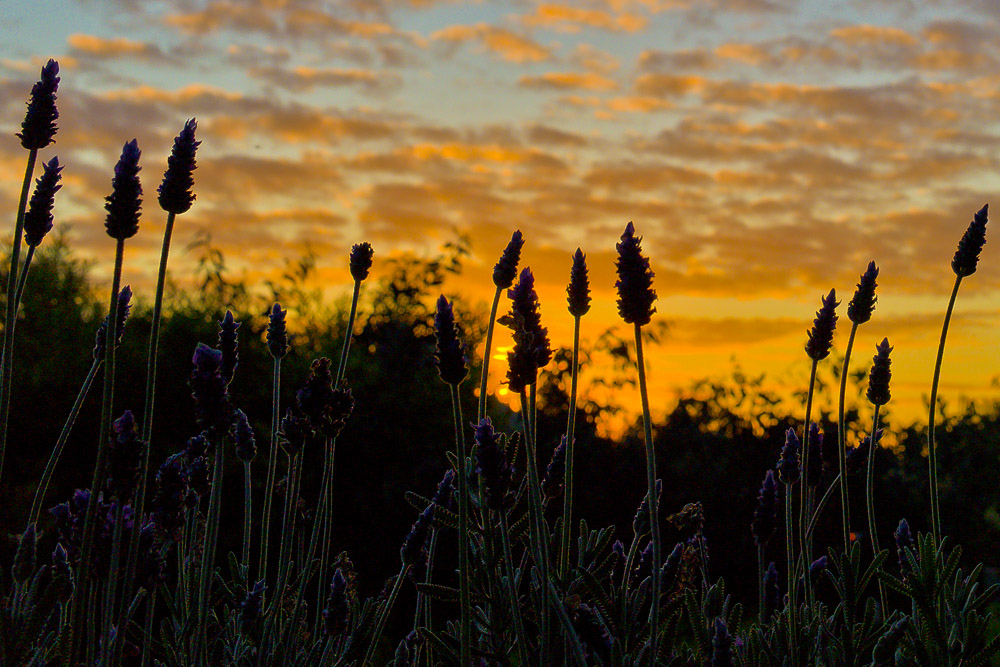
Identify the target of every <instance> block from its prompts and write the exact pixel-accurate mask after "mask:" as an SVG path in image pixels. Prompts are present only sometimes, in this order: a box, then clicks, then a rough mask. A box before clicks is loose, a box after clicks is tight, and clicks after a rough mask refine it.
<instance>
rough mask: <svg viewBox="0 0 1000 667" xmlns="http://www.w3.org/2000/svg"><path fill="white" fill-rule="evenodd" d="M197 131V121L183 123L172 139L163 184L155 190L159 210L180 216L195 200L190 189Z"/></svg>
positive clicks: (192, 182)
mask: <svg viewBox="0 0 1000 667" xmlns="http://www.w3.org/2000/svg"><path fill="white" fill-rule="evenodd" d="M197 129H198V121H196V120H195V119H194V118H192V119H190V120H188V122H186V123H184V128H183V129H182V130H181V133H180V134H178V135H177V137H176V138H175V139H174V147H173V148H172V149H171V151H170V157H168V158H167V170H166V172H164V174H163V182H162V183H160V186H159V187H158V188H157V189H156V192H157V193H158V194H159V198H158V200H159V202H160V208H162V209H163V210H164V211H166V212H167V213H173V214H174V215H180V214H181V213H185V212H187V210H188V209H190V208H191V204H192V203H193V202H194V200H195V196H194V193H193V192H191V188H193V187H194V170H195V169H196V168H197V166H198V165H197V164H195V160H194V156H195V153H196V152H197V151H198V146H200V145H201V142H200V141H195V139H194V133H195V130H197Z"/></svg>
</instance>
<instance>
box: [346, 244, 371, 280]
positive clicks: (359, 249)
mask: <svg viewBox="0 0 1000 667" xmlns="http://www.w3.org/2000/svg"><path fill="white" fill-rule="evenodd" d="M374 257H375V250H374V249H373V248H372V245H371V244H370V243H368V242H367V241H366V242H364V243H355V244H354V246H353V247H352V248H351V276H352V277H353V278H354V280H355V281H356V282H359V283H360V282H361V281H362V280H364V279H365V278H367V277H368V272H369V271H370V270H371V268H372V259H373V258H374Z"/></svg>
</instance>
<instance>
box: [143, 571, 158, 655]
mask: <svg viewBox="0 0 1000 667" xmlns="http://www.w3.org/2000/svg"><path fill="white" fill-rule="evenodd" d="M155 611H156V587H154V588H153V590H152V591H150V593H149V598H148V599H147V600H146V624H145V625H144V626H143V633H142V667H149V648H150V646H149V644H150V641H149V640H150V639H152V637H153V613H154V612H155Z"/></svg>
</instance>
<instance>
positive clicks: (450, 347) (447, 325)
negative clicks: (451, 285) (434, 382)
mask: <svg viewBox="0 0 1000 667" xmlns="http://www.w3.org/2000/svg"><path fill="white" fill-rule="evenodd" d="M434 333H435V339H436V340H437V352H436V353H435V355H434V361H435V363H436V364H437V369H438V374H439V375H440V376H441V379H442V380H444V381H445V383H447V384H450V385H452V386H453V387H457V386H458V385H460V384H461V383H462V380H464V379H465V376H466V375H468V373H469V369H468V367H467V365H466V358H465V347H464V346H463V345H462V343H461V341H459V339H458V332H457V331H456V328H455V314H454V312H453V311H452V307H451V304H450V303H448V299H446V298H445V297H444V295H443V294H442V295H441V296H440V297H438V300H437V312H436V313H435V315H434Z"/></svg>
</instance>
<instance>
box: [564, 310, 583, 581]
mask: <svg viewBox="0 0 1000 667" xmlns="http://www.w3.org/2000/svg"><path fill="white" fill-rule="evenodd" d="M573 320H574V322H573V376H572V377H573V379H572V380H571V381H570V390H569V417H568V419H567V423H566V480H565V483H564V487H565V489H564V491H563V516H562V539H561V540H560V542H559V547H560V548H559V577H560V578H561V579H563V580H565V579H566V575H567V573H568V572H569V557H570V554H569V551H570V540H572V539H573V529H572V522H573V445H574V443H575V441H576V437H575V435H576V434H575V431H576V391H577V381H578V379H579V371H580V318H579V317H574V318H573Z"/></svg>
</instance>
